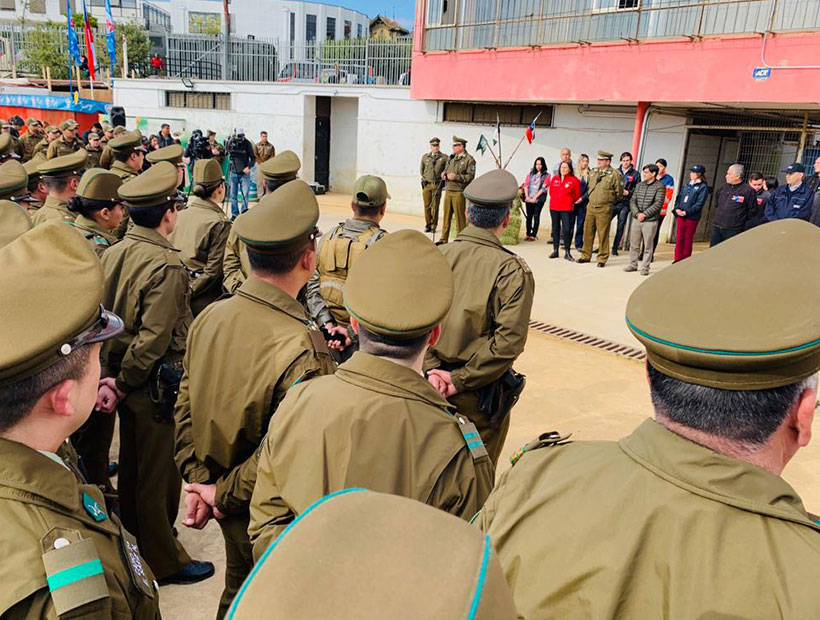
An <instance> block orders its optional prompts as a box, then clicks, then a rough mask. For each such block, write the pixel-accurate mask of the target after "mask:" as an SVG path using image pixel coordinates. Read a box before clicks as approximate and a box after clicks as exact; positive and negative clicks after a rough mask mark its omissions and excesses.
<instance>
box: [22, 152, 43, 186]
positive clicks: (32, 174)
mask: <svg viewBox="0 0 820 620" xmlns="http://www.w3.org/2000/svg"><path fill="white" fill-rule="evenodd" d="M41 163H42V162H41V161H38V160H36V159H29V160H28V161H27V162H26V163H24V164H23V169H24V170H25V171H26V174H27V175H28V184H29V187H31V185H32V183H35V182H39V180H40V177H41V176H42V175H41V174H40V164H41Z"/></svg>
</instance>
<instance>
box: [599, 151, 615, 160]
mask: <svg viewBox="0 0 820 620" xmlns="http://www.w3.org/2000/svg"><path fill="white" fill-rule="evenodd" d="M598 159H612V153H609V152H607V151H598Z"/></svg>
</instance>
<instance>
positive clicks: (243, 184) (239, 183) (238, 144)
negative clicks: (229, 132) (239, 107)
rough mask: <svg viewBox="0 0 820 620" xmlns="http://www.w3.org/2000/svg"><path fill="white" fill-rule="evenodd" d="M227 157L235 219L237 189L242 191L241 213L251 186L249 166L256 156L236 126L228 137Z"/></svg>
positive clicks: (237, 210) (244, 207)
mask: <svg viewBox="0 0 820 620" xmlns="http://www.w3.org/2000/svg"><path fill="white" fill-rule="evenodd" d="M227 151H228V157H230V188H231V218H232V219H235V218H236V217H237V216H238V215H239V213H240V211H239V207H238V205H237V193H238V190H240V189H241V191H242V213H244V212H245V211H247V210H248V200H250V187H251V166H253V164H254V162H255V161H256V158H255V157H254V154H253V144H251V141H250V140H248V139H247V138H246V137H245V130H244V129H242V128H241V127H237V128H236V130H235V131H234V135H233V136H231V137H230V138H229V139H228V144H227Z"/></svg>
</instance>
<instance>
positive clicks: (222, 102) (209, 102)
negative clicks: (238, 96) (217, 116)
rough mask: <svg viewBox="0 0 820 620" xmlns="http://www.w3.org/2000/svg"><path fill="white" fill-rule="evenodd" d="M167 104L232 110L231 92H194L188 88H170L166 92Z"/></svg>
mask: <svg viewBox="0 0 820 620" xmlns="http://www.w3.org/2000/svg"><path fill="white" fill-rule="evenodd" d="M165 105H167V106H168V107H169V108H196V109H198V110H230V109H231V93H193V92H190V91H187V90H169V91H166V93H165Z"/></svg>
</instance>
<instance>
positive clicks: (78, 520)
mask: <svg viewBox="0 0 820 620" xmlns="http://www.w3.org/2000/svg"><path fill="white" fill-rule="evenodd" d="M0 525H2V527H0V549H3V563H2V566H0V582H2V584H3V586H2V587H1V588H0V617H3V618H4V619H6V620H17V619H26V620H35V619H44V620H45V619H49V620H51V619H56V618H57V617H60V618H82V619H84V620H109V619H111V618H134V619H136V620H158V619H159V618H160V613H159V593H158V590H157V588H156V585H155V582H154V576H153V574H152V573H151V570H150V568H149V567H148V564H146V563H145V562H144V561H143V560H142V559H141V558H140V555H139V549H137V545H136V541H135V540H134V538H133V537H132V536H131V535H130V534H128V532H126V531H125V530H124V528H123V527H122V525H121V524H120V522H119V519H117V517H116V515H114V514H111V513H109V512H108V511H107V510H106V508H105V500H104V498H103V494H102V492H101V491H100V489H99V487H96V486H94V485H90V484H86V483H85V482H84V481H83V480H82V477H81V475H80V474H79V472H76V471H73V470H69V469H68V466H66V467H63V466H62V465H60V464H59V463H57V462H55V461H53V460H52V459H51V458H49V457H48V456H46V455H44V454H42V453H40V452H37V451H36V450H32V449H31V448H29V447H27V446H24V445H22V444H20V443H17V442H14V441H9V440H6V439H0ZM97 562H99V564H97ZM80 567H81V568H80ZM72 569H73V570H72ZM62 571H67V572H63V573H62V576H61V577H57V574H58V573H61V572H62ZM89 573H90V575H89ZM86 575H87V576H86ZM49 578H50V579H51V582H52V585H56V584H57V583H58V582H59V583H61V584H62V586H61V587H59V588H56V589H55V590H54V592H53V593H52V592H50V591H49V582H48V581H47V580H48V579H49Z"/></svg>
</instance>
